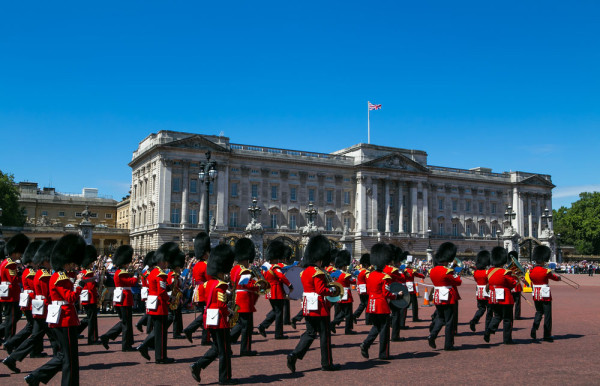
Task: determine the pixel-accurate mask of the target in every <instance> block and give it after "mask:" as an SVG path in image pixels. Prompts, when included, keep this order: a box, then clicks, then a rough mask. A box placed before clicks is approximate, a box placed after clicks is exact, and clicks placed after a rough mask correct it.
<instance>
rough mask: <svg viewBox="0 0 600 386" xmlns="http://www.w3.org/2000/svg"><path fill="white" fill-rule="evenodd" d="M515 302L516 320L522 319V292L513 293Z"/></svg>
mask: <svg viewBox="0 0 600 386" xmlns="http://www.w3.org/2000/svg"><path fill="white" fill-rule="evenodd" d="M512 297H513V300H514V301H515V319H521V292H512Z"/></svg>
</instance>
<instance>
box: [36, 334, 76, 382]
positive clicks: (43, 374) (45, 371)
mask: <svg viewBox="0 0 600 386" xmlns="http://www.w3.org/2000/svg"><path fill="white" fill-rule="evenodd" d="M78 327H79V326H72V327H56V328H52V332H51V334H53V335H54V337H55V338H56V340H57V343H58V345H59V347H60V350H59V351H58V352H57V353H56V355H55V356H54V357H53V358H52V359H50V361H49V362H47V363H46V364H45V365H43V366H42V367H39V368H38V369H36V370H34V371H33V372H32V373H31V375H32V376H33V378H34V379H35V380H38V381H40V382H43V383H48V382H49V381H50V380H51V379H52V377H54V375H56V373H58V372H59V371H62V380H61V385H62V386H74V385H79V346H78V342H77V335H78V334H79V333H78Z"/></svg>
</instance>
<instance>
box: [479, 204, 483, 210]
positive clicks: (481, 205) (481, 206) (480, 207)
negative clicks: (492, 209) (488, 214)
mask: <svg viewBox="0 0 600 386" xmlns="http://www.w3.org/2000/svg"><path fill="white" fill-rule="evenodd" d="M479 213H483V202H480V203H479Z"/></svg>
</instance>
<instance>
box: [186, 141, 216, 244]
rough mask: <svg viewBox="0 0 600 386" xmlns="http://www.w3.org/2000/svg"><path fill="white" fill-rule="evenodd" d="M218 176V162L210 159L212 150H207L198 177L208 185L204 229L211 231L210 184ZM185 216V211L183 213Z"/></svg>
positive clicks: (207, 231)
mask: <svg viewBox="0 0 600 386" xmlns="http://www.w3.org/2000/svg"><path fill="white" fill-rule="evenodd" d="M216 178H217V163H216V162H215V161H211V160H210V151H207V152H206V163H203V164H201V165H200V172H199V173H198V179H199V180H200V182H201V183H202V182H204V184H205V185H206V199H205V200H204V231H205V232H206V233H209V232H210V227H209V226H210V225H209V220H210V215H209V211H208V207H209V205H208V201H209V199H210V196H209V193H210V184H211V183H212V182H213V181H214V180H215V179H216ZM183 215H184V216H185V213H184V214H183Z"/></svg>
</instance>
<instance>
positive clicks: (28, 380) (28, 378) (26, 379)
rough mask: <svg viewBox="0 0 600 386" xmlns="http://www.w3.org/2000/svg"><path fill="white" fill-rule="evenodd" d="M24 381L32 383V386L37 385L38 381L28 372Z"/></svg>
mask: <svg viewBox="0 0 600 386" xmlns="http://www.w3.org/2000/svg"><path fill="white" fill-rule="evenodd" d="M25 382H27V384H28V385H33V386H39V384H40V381H38V380H37V379H36V378H35V377H34V376H33V374H29V375H28V376H26V377H25Z"/></svg>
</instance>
